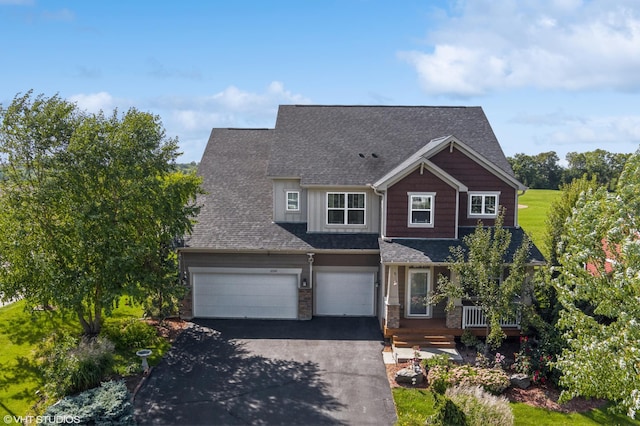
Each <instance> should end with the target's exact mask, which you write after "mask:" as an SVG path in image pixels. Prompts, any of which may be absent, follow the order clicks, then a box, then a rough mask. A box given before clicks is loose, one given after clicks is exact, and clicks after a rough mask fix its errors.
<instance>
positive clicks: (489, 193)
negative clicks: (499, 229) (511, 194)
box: [467, 191, 500, 219]
mask: <svg viewBox="0 0 640 426" xmlns="http://www.w3.org/2000/svg"><path fill="white" fill-rule="evenodd" d="M472 197H482V213H473V212H471V205H472V204H471V198H472ZM486 197H496V204H495V212H494V213H493V214H491V213H485V212H484V209H485V201H486ZM499 210H500V191H469V192H468V198H467V215H468V216H469V217H470V218H477V219H493V218H496V217H498V213H499Z"/></svg>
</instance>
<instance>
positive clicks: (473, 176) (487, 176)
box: [430, 148, 516, 226]
mask: <svg viewBox="0 0 640 426" xmlns="http://www.w3.org/2000/svg"><path fill="white" fill-rule="evenodd" d="M430 160H431V161H432V162H433V163H434V164H436V165H437V166H438V167H440V168H442V169H443V170H444V171H446V172H447V173H449V174H450V175H451V176H453V177H454V178H456V179H458V180H459V181H460V182H462V183H463V184H465V185H466V186H467V187H468V188H469V191H500V206H502V207H504V208H505V209H506V211H505V217H504V225H505V226H514V212H515V208H516V189H515V188H514V187H513V186H510V185H509V184H507V183H506V182H504V181H503V180H502V179H500V178H498V177H497V176H496V175H494V174H493V173H491V172H490V171H488V170H487V169H485V168H484V167H482V166H481V165H479V164H478V163H476V162H475V161H474V160H472V159H471V158H469V157H467V156H466V155H465V154H463V153H462V152H461V151H459V150H458V149H455V148H454V149H453V151H452V152H450V151H449V150H448V149H444V150H442V151H440V152H439V153H438V154H436V155H434V156H433V157H431V158H430ZM468 198H469V195H468V194H466V193H460V210H459V213H460V226H475V225H477V222H478V219H477V218H473V217H471V218H470V217H469V215H468ZM482 222H483V223H484V224H485V225H487V226H492V225H493V224H494V220H492V219H482Z"/></svg>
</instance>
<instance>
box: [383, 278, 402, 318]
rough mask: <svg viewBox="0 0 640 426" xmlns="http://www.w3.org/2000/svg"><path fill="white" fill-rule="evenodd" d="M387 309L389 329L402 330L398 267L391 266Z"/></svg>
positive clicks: (386, 299)
mask: <svg viewBox="0 0 640 426" xmlns="http://www.w3.org/2000/svg"><path fill="white" fill-rule="evenodd" d="M387 268H388V271H389V275H388V279H387V294H386V296H385V309H386V311H387V315H386V318H387V328H400V298H399V296H398V267H397V266H396V265H389V266H388V267H387Z"/></svg>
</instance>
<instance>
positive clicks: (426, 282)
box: [406, 269, 431, 317]
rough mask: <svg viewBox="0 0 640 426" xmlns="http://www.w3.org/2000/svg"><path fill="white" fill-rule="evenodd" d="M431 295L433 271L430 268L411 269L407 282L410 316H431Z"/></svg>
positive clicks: (408, 313) (408, 314)
mask: <svg viewBox="0 0 640 426" xmlns="http://www.w3.org/2000/svg"><path fill="white" fill-rule="evenodd" d="M430 295H431V271H430V270H429V269H409V275H408V283H407V304H406V306H407V313H406V315H407V316H408V317H430V316H431V305H429V304H428V303H427V301H428V298H429V296H430Z"/></svg>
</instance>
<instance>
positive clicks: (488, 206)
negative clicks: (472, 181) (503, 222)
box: [469, 192, 500, 217]
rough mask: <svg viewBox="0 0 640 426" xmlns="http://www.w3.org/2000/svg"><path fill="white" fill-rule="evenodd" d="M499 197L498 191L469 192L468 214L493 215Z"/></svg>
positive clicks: (496, 210)
mask: <svg viewBox="0 0 640 426" xmlns="http://www.w3.org/2000/svg"><path fill="white" fill-rule="evenodd" d="M499 198H500V193H499V192H470V193H469V216H484V217H495V216H496V215H497V214H498V203H499Z"/></svg>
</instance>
